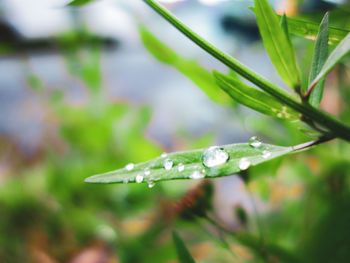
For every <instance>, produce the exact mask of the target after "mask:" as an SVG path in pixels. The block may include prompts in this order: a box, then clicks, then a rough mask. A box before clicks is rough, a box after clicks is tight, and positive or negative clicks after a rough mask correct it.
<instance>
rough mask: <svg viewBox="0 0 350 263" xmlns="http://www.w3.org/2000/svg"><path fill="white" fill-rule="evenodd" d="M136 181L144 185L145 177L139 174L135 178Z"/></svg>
mask: <svg viewBox="0 0 350 263" xmlns="http://www.w3.org/2000/svg"><path fill="white" fill-rule="evenodd" d="M135 181H136V183H138V184H139V183H142V181H143V175H142V174H138V175H136V178H135Z"/></svg>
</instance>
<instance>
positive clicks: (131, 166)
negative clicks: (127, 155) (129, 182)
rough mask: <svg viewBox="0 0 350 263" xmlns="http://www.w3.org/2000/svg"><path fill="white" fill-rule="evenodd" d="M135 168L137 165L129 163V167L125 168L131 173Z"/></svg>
mask: <svg viewBox="0 0 350 263" xmlns="http://www.w3.org/2000/svg"><path fill="white" fill-rule="evenodd" d="M134 167H135V164H133V163H129V164H127V165H126V166H125V169H126V170H127V171H131V170H132V169H134Z"/></svg>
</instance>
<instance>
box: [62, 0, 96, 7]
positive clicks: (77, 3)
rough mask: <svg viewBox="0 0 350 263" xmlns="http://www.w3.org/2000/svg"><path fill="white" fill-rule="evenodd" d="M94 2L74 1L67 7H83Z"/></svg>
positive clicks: (86, 0)
mask: <svg viewBox="0 0 350 263" xmlns="http://www.w3.org/2000/svg"><path fill="white" fill-rule="evenodd" d="M92 1H94V0H73V1H71V2H69V3H68V4H67V6H83V5H86V4H88V3H90V2H92Z"/></svg>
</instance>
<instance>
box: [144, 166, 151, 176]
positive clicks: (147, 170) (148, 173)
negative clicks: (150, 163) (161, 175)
mask: <svg viewBox="0 0 350 263" xmlns="http://www.w3.org/2000/svg"><path fill="white" fill-rule="evenodd" d="M144 173H145V175H146V176H147V175H150V174H151V170H150V169H149V168H145V170H144Z"/></svg>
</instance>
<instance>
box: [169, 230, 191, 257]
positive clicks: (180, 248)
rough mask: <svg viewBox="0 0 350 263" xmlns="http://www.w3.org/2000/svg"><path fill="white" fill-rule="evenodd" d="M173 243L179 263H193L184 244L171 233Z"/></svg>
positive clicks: (177, 236) (178, 237)
mask: <svg viewBox="0 0 350 263" xmlns="http://www.w3.org/2000/svg"><path fill="white" fill-rule="evenodd" d="M173 241H174V244H175V248H176V252H177V256H178V258H179V261H180V263H195V261H194V259H193V258H192V256H191V254H190V252H189V251H188V249H187V248H186V245H185V243H184V242H183V241H182V239H181V237H180V236H179V235H178V234H177V233H176V232H175V231H173Z"/></svg>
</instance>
